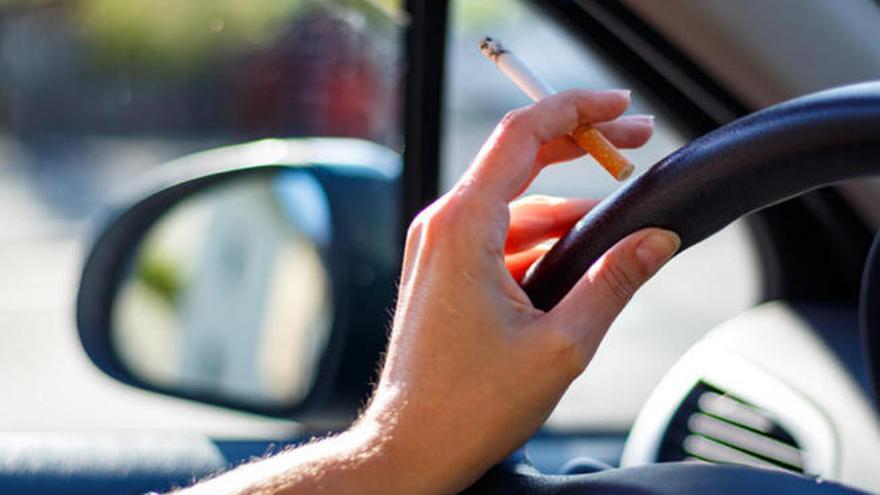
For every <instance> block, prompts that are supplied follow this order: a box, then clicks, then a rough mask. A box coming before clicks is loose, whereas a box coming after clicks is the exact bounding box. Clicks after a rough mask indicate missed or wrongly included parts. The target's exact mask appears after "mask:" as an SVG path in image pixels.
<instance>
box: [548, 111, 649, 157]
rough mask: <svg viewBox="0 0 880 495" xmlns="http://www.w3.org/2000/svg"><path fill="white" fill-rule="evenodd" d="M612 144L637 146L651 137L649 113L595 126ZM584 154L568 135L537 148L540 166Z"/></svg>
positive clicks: (628, 146)
mask: <svg viewBox="0 0 880 495" xmlns="http://www.w3.org/2000/svg"><path fill="white" fill-rule="evenodd" d="M595 127H596V128H597V129H598V130H599V131H600V132H601V133H602V134H603V135H605V137H606V138H608V140H609V141H611V143H612V144H613V145H614V146H617V147H618V148H638V147H640V146H642V145H644V144H645V143H647V142H648V140H649V139H650V138H651V134H653V132H654V118H653V117H652V116H649V115H631V116H630V115H628V116H624V117H620V118H619V119H617V120H614V121H612V122H603V123H601V124H596V126H595ZM584 154H586V151H585V150H584V149H583V148H581V147H580V146H578V144H577V143H575V142H574V140H573V139H572V138H571V137H569V136H560V137H558V138H554V139H551V140H550V141H547V142H546V143H544V144H542V145H541V148H540V149H539V150H538V158H537V160H538V164H539V165H540V166H544V165H550V164H553V163H559V162H567V161H569V160H574V159H575V158H578V157H581V156H583V155H584Z"/></svg>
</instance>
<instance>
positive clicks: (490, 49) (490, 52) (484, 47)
mask: <svg viewBox="0 0 880 495" xmlns="http://www.w3.org/2000/svg"><path fill="white" fill-rule="evenodd" d="M480 52H481V53H482V54H483V55H485V56H487V57H489V58H491V59H492V60H495V59H497V58H498V57H499V56H500V55H501V54H503V53H506V52H507V50H505V49H504V47H503V46H501V43H500V42H499V41H497V40H493V39H492V38H490V37H489V36H486V37H485V38H483V40H482V41H480Z"/></svg>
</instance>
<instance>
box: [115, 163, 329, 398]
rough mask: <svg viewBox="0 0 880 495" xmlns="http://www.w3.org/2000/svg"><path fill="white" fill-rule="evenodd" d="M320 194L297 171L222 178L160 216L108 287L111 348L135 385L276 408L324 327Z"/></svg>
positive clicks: (321, 343) (311, 368) (292, 391)
mask: <svg viewBox="0 0 880 495" xmlns="http://www.w3.org/2000/svg"><path fill="white" fill-rule="evenodd" d="M331 235H332V232H331V218H330V210H329V205H328V203H327V198H326V195H325V194H324V190H323V189H322V188H321V185H320V184H319V183H318V182H317V180H316V179H315V178H314V177H313V176H312V175H310V174H309V173H308V172H307V171H304V170H296V169H290V170H283V171H274V172H271V173H269V172H266V173H260V174H254V173H250V174H245V175H237V176H231V177H226V178H223V179H221V180H220V181H218V182H216V183H214V184H213V185H211V186H208V187H206V188H205V189H202V190H200V191H199V192H197V193H195V194H193V195H192V196H188V197H186V198H185V199H183V200H182V201H180V202H179V203H177V204H176V205H174V206H173V207H172V208H170V209H169V210H168V211H166V212H165V213H163V214H162V215H161V216H160V218H159V219H158V220H157V221H156V222H155V224H154V225H153V226H152V227H151V228H150V229H149V230H148V231H147V233H146V235H145V236H144V237H143V238H142V240H141V241H140V243H139V245H138V247H137V249H136V250H135V251H134V255H133V258H132V260H131V262H130V268H129V270H128V273H127V275H126V276H125V277H124V278H123V280H122V282H121V285H120V287H119V289H118V291H117V297H116V300H115V302H114V305H113V310H112V316H111V328H110V332H111V341H112V342H113V345H114V347H115V348H116V351H117V355H119V356H120V359H121V360H122V361H123V364H124V365H125V366H126V367H127V368H128V369H129V370H130V371H131V372H132V373H133V374H134V375H135V376H136V377H137V378H140V379H141V380H143V381H145V382H147V383H149V384H152V385H154V386H157V387H161V388H163V389H168V390H173V391H176V392H180V393H185V394H194V393H195V394H209V395H212V396H215V397H219V398H223V399H226V400H230V401H236V402H248V403H250V404H255V405H258V406H261V407H287V406H290V405H291V404H295V403H297V402H298V401H299V400H300V399H302V398H303V397H304V395H305V394H306V393H307V392H308V391H309V390H310V388H311V386H312V383H313V380H314V378H315V374H316V371H317V366H318V363H319V361H320V358H321V356H322V353H323V351H324V348H325V346H326V344H327V341H328V339H329V335H330V330H331V326H332V324H333V319H332V317H333V314H334V312H333V300H332V290H331V281H330V276H329V272H328V270H327V266H326V264H325V262H324V259H323V254H322V252H323V249H324V248H325V247H326V246H328V245H329V243H330V241H331Z"/></svg>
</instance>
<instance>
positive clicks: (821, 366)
mask: <svg viewBox="0 0 880 495" xmlns="http://www.w3.org/2000/svg"><path fill="white" fill-rule="evenodd" d="M872 395H873V394H872V392H871V389H870V384H869V381H868V376H867V372H866V368H865V358H864V355H863V352H862V348H861V341H860V335H859V326H858V310H857V308H856V307H855V306H851V305H850V306H846V305H828V304H822V305H818V304H806V303H803V304H786V303H781V302H771V303H766V304H764V305H761V306H758V307H756V308H753V309H751V310H749V311H747V312H745V313H743V314H741V315H740V316H738V317H736V318H734V319H732V320H730V321H728V322H726V323H724V324H722V325H721V326H719V327H718V328H716V329H715V330H713V331H712V332H710V333H709V334H707V336H706V337H705V338H704V339H703V340H701V341H700V342H699V343H698V344H696V345H695V346H694V347H693V348H692V349H691V350H690V351H688V353H687V354H685V356H683V357H682V359H681V360H680V361H679V362H678V363H677V364H676V365H675V366H674V367H673V368H672V369H671V370H670V371H669V372H668V374H667V375H666V376H665V377H664V378H663V380H662V381H661V382H660V385H659V386H658V387H657V388H656V389H655V391H654V392H653V394H652V395H651V397H650V398H649V399H648V401H647V402H646V404H645V406H644V408H643V410H642V412H641V413H640V415H639V417H638V419H637V420H636V423H635V425H634V426H633V429H632V431H631V433H630V436H629V438H628V440H627V442H626V445H625V447H624V451H623V456H622V460H621V465H622V466H623V467H630V466H638V465H643V464H651V463H656V462H664V461H694V462H710V463H732V464H746V465H750V466H754V467H760V468H767V469H781V470H787V471H792V472H797V473H802V474H804V475H808V476H814V477H818V478H823V479H828V480H834V481H839V482H841V483H844V484H848V485H850V486H854V487H857V488H861V489H863V490H868V491H871V492H877V491H880V474H878V472H877V469H876V468H877V466H880V449H878V448H877V447H878V446H880V421H878V415H877V413H876V410H875V409H874V405H873V403H872V399H871V397H872Z"/></svg>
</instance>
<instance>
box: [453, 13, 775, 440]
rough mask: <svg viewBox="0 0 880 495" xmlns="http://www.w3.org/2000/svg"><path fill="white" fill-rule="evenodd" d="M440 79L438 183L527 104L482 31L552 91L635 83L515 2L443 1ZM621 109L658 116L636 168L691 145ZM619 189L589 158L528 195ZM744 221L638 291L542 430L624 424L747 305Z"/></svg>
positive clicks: (669, 126)
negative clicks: (445, 20)
mask: <svg viewBox="0 0 880 495" xmlns="http://www.w3.org/2000/svg"><path fill="white" fill-rule="evenodd" d="M452 6H453V8H452V14H451V15H452V25H453V27H452V30H451V38H450V40H449V45H448V50H449V61H448V65H447V67H448V71H447V79H446V101H445V105H446V108H445V119H446V120H445V122H444V128H443V132H444V134H443V136H444V141H443V150H442V151H443V157H442V159H443V161H442V163H443V169H442V184H443V187H444V188H447V189H448V188H449V187H450V186H451V185H452V184H453V183H454V181H455V180H456V179H457V178H458V177H459V176H460V175H461V173H462V171H463V170H464V169H465V168H466V167H467V165H468V164H469V162H470V161H471V159H472V158H473V156H474V155H475V154H476V152H477V150H478V149H479V147H480V145H481V144H482V141H483V140H484V139H485V138H486V137H488V135H489V133H490V132H491V129H492V127H493V126H494V125H495V123H496V122H497V121H498V120H499V119H500V118H501V117H502V116H503V115H504V113H505V112H507V111H508V110H510V109H512V108H515V107H518V106H523V105H526V104H528V103H529V100H528V99H527V97H526V96H525V95H523V94H521V93H520V91H519V90H518V89H517V88H516V87H515V86H514V85H513V84H512V83H510V82H509V81H508V80H507V79H506V78H505V77H503V76H502V75H501V74H500V73H499V72H498V70H497V69H496V68H495V66H494V64H492V63H491V62H489V61H487V60H486V59H484V58H483V57H482V55H481V54H480V53H479V51H478V49H477V46H478V43H479V41H480V39H481V38H482V37H484V36H486V35H491V36H493V37H496V38H498V39H499V40H501V41H502V42H504V43H505V45H507V46H509V47H510V48H511V49H512V50H514V51H515V52H516V53H517V54H518V55H519V56H520V57H521V58H522V59H524V60H525V62H526V63H527V64H528V65H529V66H531V67H532V69H534V70H535V72H536V73H538V74H539V75H540V76H541V77H542V78H544V79H545V80H547V82H548V83H550V85H551V86H553V87H555V88H556V89H558V90H563V89H569V88H593V89H603V88H629V87H631V86H633V84H632V81H628V80H627V79H625V78H623V77H621V76H619V75H618V74H617V73H615V72H614V68H613V66H612V65H611V64H610V63H608V62H606V61H605V60H603V59H601V58H599V57H598V55H597V54H596V53H595V52H594V51H593V50H592V49H591V48H590V47H587V46H584V45H583V44H582V43H581V42H580V41H579V40H578V39H575V38H574V37H572V36H571V35H570V34H569V33H567V32H565V31H564V30H563V28H562V27H561V26H560V25H558V24H556V23H554V22H553V21H552V20H550V19H549V18H546V17H544V16H543V14H542V13H540V12H537V11H534V10H532V9H530V8H528V7H527V6H526V5H524V3H523V2H521V1H512V0H486V1H481V2H472V1H467V0H455V1H453V2H452ZM628 113H647V114H653V115H656V124H657V129H656V133H655V135H654V137H653V138H652V139H651V141H650V142H649V143H648V144H647V145H646V146H645V147H643V148H641V149H639V150H631V151H629V150H628V151H625V152H624V153H625V154H626V155H627V156H628V157H629V158H630V160H631V161H632V162H633V163H635V164H636V167H637V171H636V173H641V172H644V171H645V170H646V169H647V168H649V167H650V165H652V164H653V163H655V162H656V161H658V160H659V159H660V158H662V157H664V156H665V155H667V154H669V153H670V152H672V151H674V150H676V149H677V148H679V147H680V146H682V145H684V144H685V143H687V142H688V141H689V139H690V138H691V136H685V135H683V134H682V133H681V132H679V131H678V130H677V129H676V127H675V126H674V124H675V121H674V119H673V117H672V116H671V115H668V114H666V113H663V111H662V110H661V109H660V108H656V107H655V106H654V105H652V104H651V103H650V95H647V94H640V93H638V92H635V93H633V107H632V108H631V110H630V111H629V112H628ZM617 187H619V183H617V182H616V181H614V179H612V178H611V177H610V176H609V175H608V174H607V173H606V172H605V171H604V170H602V169H601V168H600V167H599V166H598V165H597V164H595V163H594V162H593V161H592V159H590V158H582V159H579V160H575V161H572V162H569V163H565V164H560V165H556V166H554V167H552V168H551V169H549V170H547V171H545V172H544V173H543V174H542V175H541V176H540V177H539V178H538V179H537V180H536V181H535V183H534V184H533V185H532V186H531V187H530V188H529V190H528V191H527V193H542V194H553V195H559V196H581V197H592V198H601V197H604V196H606V195H608V194H609V193H611V192H612V191H613V190H615V189H616V188H617ZM756 269H757V268H756V258H755V254H754V253H753V252H752V246H751V244H750V239H749V238H748V236H747V232H746V230H745V228H744V226H743V225H742V223H741V222H736V223H734V224H733V225H731V226H730V227H729V228H727V229H725V230H723V231H722V232H720V233H719V234H717V235H716V236H714V237H712V238H710V239H709V240H707V241H705V242H703V243H702V244H700V245H698V246H696V247H694V248H692V249H691V250H689V251H688V252H687V253H686V254H685V255H683V256H681V257H679V258H677V259H676V260H674V261H673V262H671V263H670V265H669V266H667V267H666V268H665V269H664V270H663V272H662V273H661V274H660V275H659V276H657V277H656V278H655V279H654V280H652V281H651V282H650V283H649V284H648V285H646V286H645V287H644V288H643V289H642V290H641V291H640V293H639V294H638V295H637V296H636V298H635V299H634V300H633V302H632V303H631V304H630V306H629V307H628V308H627V309H626V310H625V311H624V313H623V314H622V315H621V316H620V318H619V319H618V320H617V322H615V324H614V325H613V327H612V329H611V331H610V332H609V334H608V337H607V339H606V340H605V342H604V343H603V345H602V347H601V349H600V351H599V353H598V355H597V356H596V358H595V360H594V361H593V363H592V364H591V365H590V367H589V369H588V370H587V371H586V372H585V373H584V374H583V375H582V377H581V378H579V379H578V380H577V381H576V382H575V383H574V385H573V386H572V387H571V389H570V390H569V392H568V394H567V395H566V396H565V398H564V399H563V401H562V403H561V404H560V406H559V407H558V408H557V410H556V412H555V413H554V415H553V416H552V417H551V419H550V420H549V423H548V425H549V426H550V427H555V428H603V429H618V428H621V429H622V428H626V427H628V426H629V425H630V424H631V423H632V421H633V420H634V418H635V415H636V414H637V413H638V410H639V408H640V407H641V404H642V403H643V402H644V401H645V399H646V398H647V395H648V394H649V393H650V391H651V390H652V389H653V387H654V385H655V384H656V383H657V382H658V381H659V379H660V378H661V377H662V375H663V373H664V372H665V371H666V369H668V368H669V366H670V365H671V364H672V363H673V362H674V361H675V360H676V359H677V358H678V357H679V356H680V355H681V354H682V353H683V352H684V351H685V350H687V349H688V348H689V347H690V345H692V344H693V343H694V342H695V341H696V340H697V339H699V338H700V337H701V336H702V335H704V334H705V332H706V331H707V330H709V329H711V328H712V327H713V326H715V325H716V324H718V323H720V322H721V321H723V320H725V319H727V318H729V317H731V316H733V315H735V314H736V313H738V312H740V311H742V310H744V309H745V308H747V307H749V306H751V305H752V304H754V303H755V302H756V300H757V290H758V275H757V273H756Z"/></svg>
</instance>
